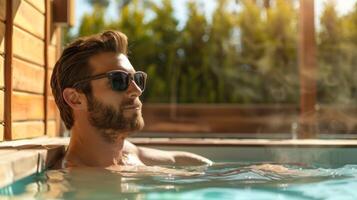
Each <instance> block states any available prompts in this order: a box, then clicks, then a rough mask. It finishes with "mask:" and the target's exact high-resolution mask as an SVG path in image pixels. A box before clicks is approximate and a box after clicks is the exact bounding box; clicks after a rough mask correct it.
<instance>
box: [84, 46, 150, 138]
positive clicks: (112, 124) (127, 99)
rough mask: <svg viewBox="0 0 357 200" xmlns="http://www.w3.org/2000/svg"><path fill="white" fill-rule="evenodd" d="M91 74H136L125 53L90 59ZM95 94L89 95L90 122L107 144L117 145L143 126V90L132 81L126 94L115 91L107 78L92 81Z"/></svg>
mask: <svg viewBox="0 0 357 200" xmlns="http://www.w3.org/2000/svg"><path fill="white" fill-rule="evenodd" d="M89 62H90V65H91V67H92V69H93V73H92V75H97V74H102V73H106V72H108V71H112V70H122V71H125V72H128V73H134V72H135V69H134V68H133V66H132V65H131V63H130V61H129V60H128V58H127V57H126V56H125V55H123V54H119V55H117V54H115V53H112V52H106V53H101V54H98V55H95V56H93V57H91V59H90V61H89ZM91 86H92V94H91V95H86V96H87V100H88V120H89V122H90V124H91V125H92V126H93V127H95V128H97V129H98V130H100V132H101V135H102V136H103V137H104V138H105V139H106V140H107V141H108V142H115V140H116V139H117V138H118V137H120V136H127V135H128V134H130V133H133V132H135V131H139V130H141V129H142V128H143V126H144V120H143V118H142V114H141V107H142V104H141V101H140V100H139V96H140V95H141V93H142V91H141V90H140V88H139V87H138V86H137V85H136V84H135V83H134V81H133V80H131V81H130V83H129V87H128V89H127V90H126V91H114V90H112V88H111V84H110V81H109V79H108V78H102V79H98V80H93V81H91Z"/></svg>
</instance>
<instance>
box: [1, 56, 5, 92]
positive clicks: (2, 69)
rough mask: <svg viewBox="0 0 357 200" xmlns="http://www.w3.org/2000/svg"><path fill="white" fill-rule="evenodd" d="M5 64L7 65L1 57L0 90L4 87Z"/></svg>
mask: <svg viewBox="0 0 357 200" xmlns="http://www.w3.org/2000/svg"><path fill="white" fill-rule="evenodd" d="M4 64H5V59H4V57H3V56H0V88H2V87H4V77H5V74H4Z"/></svg>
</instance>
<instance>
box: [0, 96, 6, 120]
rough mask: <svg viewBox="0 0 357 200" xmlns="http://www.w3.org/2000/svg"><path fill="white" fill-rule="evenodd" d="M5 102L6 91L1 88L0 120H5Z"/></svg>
mask: <svg viewBox="0 0 357 200" xmlns="http://www.w3.org/2000/svg"><path fill="white" fill-rule="evenodd" d="M4 102H5V93H4V91H1V90H0V122H3V121H4Z"/></svg>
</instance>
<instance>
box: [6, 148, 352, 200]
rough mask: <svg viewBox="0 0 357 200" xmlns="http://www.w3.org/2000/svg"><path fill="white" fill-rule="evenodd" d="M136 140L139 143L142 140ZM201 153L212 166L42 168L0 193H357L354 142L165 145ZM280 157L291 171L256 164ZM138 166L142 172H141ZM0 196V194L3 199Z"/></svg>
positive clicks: (85, 195) (234, 196)
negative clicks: (43, 169) (212, 163)
mask: <svg viewBox="0 0 357 200" xmlns="http://www.w3.org/2000/svg"><path fill="white" fill-rule="evenodd" d="M139 143H140V142H139ZM141 145H145V146H148V147H155V148H159V149H165V150H185V151H191V152H194V153H198V154H201V155H204V156H206V157H208V158H210V159H212V160H214V161H215V162H216V163H215V164H214V165H212V166H198V167H193V166H191V167H176V168H173V167H169V166H162V167H166V168H170V169H172V170H178V171H180V172H188V173H195V175H192V174H190V175H173V174H170V173H164V172H160V169H159V168H151V169H149V170H146V171H145V172H142V170H140V169H130V170H124V171H122V172H121V173H118V172H114V171H109V170H103V169H94V168H87V169H81V170H68V169H66V170H47V171H45V172H43V173H40V174H37V175H32V176H30V177H27V178H25V179H22V180H20V181H17V182H15V183H13V184H12V185H9V186H6V187H4V188H2V189H1V190H0V194H1V197H3V198H6V197H9V196H12V197H17V198H25V199H118V198H121V199H125V198H127V199H274V200H275V199H299V200H300V199H336V198H338V199H357V192H356V191H355V188H357V156H355V155H357V154H356V153H357V147H355V146H353V145H350V146H348V145H347V146H346V145H342V146H341V145H310V144H306V143H305V144H304V145H301V144H300V145H296V144H295V145H291V144H290V145H282V144H279V145H274V142H271V143H270V144H266V145H257V144H256V145H252V144H249V145H242V144H241V145H227V144H225V145H222V143H221V144H216V146H213V145H212V144H210V145H197V144H195V145H188V144H186V146H183V144H182V143H177V144H176V145H164V143H162V144H161V143H141ZM266 163H270V164H278V165H279V166H280V165H281V166H284V167H286V168H287V169H288V170H289V171H288V172H287V173H286V171H283V172H281V171H270V170H266V169H264V167H263V168H261V167H256V166H262V165H263V166H265V164H266ZM138 170H139V171H141V172H140V173H139V172H138ZM1 197H0V198H1Z"/></svg>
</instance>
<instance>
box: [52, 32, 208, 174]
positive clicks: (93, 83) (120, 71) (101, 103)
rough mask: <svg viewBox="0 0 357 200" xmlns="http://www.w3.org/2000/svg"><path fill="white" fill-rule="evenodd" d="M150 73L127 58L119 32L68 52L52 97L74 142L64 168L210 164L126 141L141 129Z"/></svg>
mask: <svg viewBox="0 0 357 200" xmlns="http://www.w3.org/2000/svg"><path fill="white" fill-rule="evenodd" d="M145 83H146V74H145V73H144V72H136V71H135V69H134V68H133V66H132V65H131V63H130V61H129V60H128V57H127V37H126V36H125V35H124V34H123V33H121V32H118V31H106V32H104V33H102V34H98V35H93V36H89V37H86V38H80V39H78V40H76V41H74V42H73V43H71V44H70V45H69V46H68V47H67V48H65V49H64V51H63V53H62V55H61V57H60V58H59V60H58V61H57V63H56V65H55V68H54V70H53V74H52V77H51V87H52V92H53V95H54V97H55V101H56V104H57V106H58V108H59V111H60V114H61V118H62V120H63V122H64V124H65V126H66V128H67V129H68V130H70V131H71V139H70V143H69V147H68V150H67V152H66V155H65V158H64V162H63V166H64V167H84V166H88V167H103V168H111V169H113V168H115V167H116V166H144V165H205V164H211V163H212V162H211V161H210V160H208V159H206V158H204V157H201V156H199V155H195V154H192V153H188V152H179V151H173V152H169V151H161V150H155V149H150V148H144V147H137V146H135V145H134V144H132V143H130V142H128V141H127V140H126V138H127V137H128V136H129V135H131V134H133V133H135V132H137V131H139V130H141V129H142V128H143V126H144V120H143V118H142V114H141V107H142V104H141V102H140V99H139V97H140V95H141V94H142V92H143V91H144V89H145Z"/></svg>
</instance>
